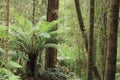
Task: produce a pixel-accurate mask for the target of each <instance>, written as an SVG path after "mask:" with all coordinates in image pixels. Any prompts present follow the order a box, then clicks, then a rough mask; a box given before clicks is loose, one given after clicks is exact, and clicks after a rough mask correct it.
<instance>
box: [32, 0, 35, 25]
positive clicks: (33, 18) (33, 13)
mask: <svg viewBox="0 0 120 80" xmlns="http://www.w3.org/2000/svg"><path fill="white" fill-rule="evenodd" d="M35 3H36V1H35V0H33V12H32V23H33V25H34V24H35V5H36V4H35Z"/></svg>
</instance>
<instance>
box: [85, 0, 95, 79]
mask: <svg viewBox="0 0 120 80" xmlns="http://www.w3.org/2000/svg"><path fill="white" fill-rule="evenodd" d="M89 30H90V31H89V40H88V79H87V80H93V75H92V69H93V65H94V61H93V58H94V55H93V52H94V51H93V48H94V45H93V40H94V39H93V35H94V0H90V29H89Z"/></svg>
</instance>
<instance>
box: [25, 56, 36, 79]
mask: <svg viewBox="0 0 120 80" xmlns="http://www.w3.org/2000/svg"><path fill="white" fill-rule="evenodd" d="M37 57H38V55H37V54H28V58H29V61H27V64H26V70H27V72H30V76H31V77H33V78H35V77H36V74H35V72H36V69H37Z"/></svg>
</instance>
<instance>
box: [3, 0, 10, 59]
mask: <svg viewBox="0 0 120 80" xmlns="http://www.w3.org/2000/svg"><path fill="white" fill-rule="evenodd" d="M9 5H10V0H7V1H6V11H5V25H6V30H5V33H6V34H7V35H8V30H9ZM4 50H5V54H4V57H5V61H7V58H8V36H7V37H6V38H4Z"/></svg>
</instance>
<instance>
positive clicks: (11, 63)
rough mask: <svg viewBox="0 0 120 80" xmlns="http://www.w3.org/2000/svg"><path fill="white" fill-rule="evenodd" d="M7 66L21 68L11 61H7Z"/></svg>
mask: <svg viewBox="0 0 120 80" xmlns="http://www.w3.org/2000/svg"><path fill="white" fill-rule="evenodd" d="M8 64H9V65H10V66H12V67H15V68H23V67H22V66H21V65H19V64H18V63H16V62H14V61H11V60H9V61H8Z"/></svg>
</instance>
